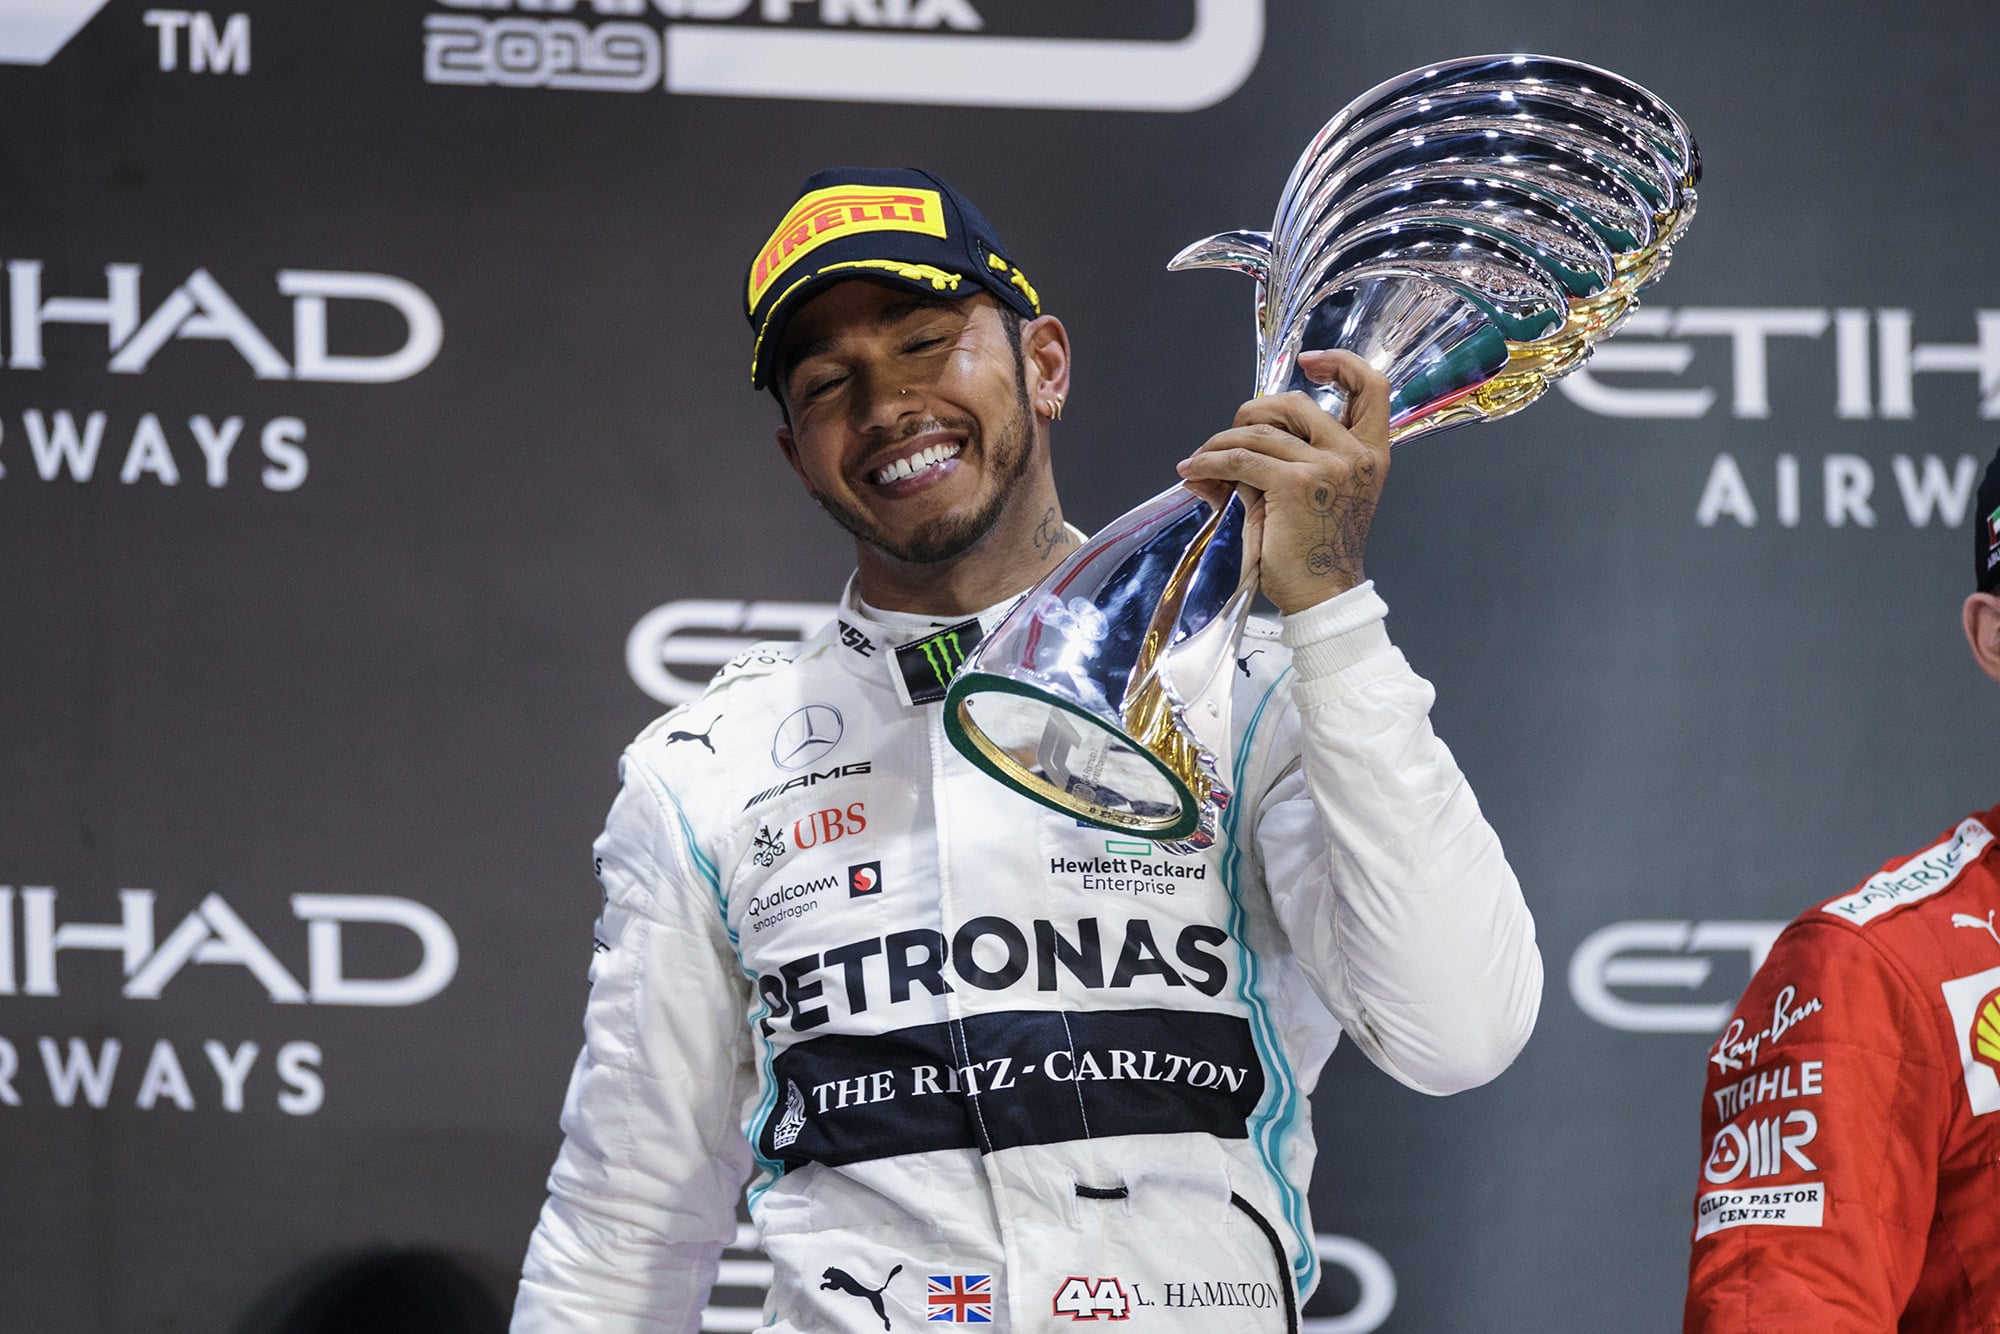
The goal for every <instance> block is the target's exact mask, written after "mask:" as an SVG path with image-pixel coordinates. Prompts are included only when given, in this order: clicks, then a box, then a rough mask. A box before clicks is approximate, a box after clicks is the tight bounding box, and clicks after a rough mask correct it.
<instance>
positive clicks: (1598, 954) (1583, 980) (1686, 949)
mask: <svg viewBox="0 0 2000 1334" xmlns="http://www.w3.org/2000/svg"><path fill="white" fill-rule="evenodd" d="M1784 929H1785V923H1783V922H1675V921H1654V922H1613V923H1612V924H1611V925H1609V926H1605V927H1600V928H1599V929H1598V930H1596V931H1593V932H1591V933H1590V935H1589V936H1587V937H1585V939H1584V941H1583V943H1582V944H1580V945H1578V946H1577V947H1576V953H1575V954H1573V955H1571V956H1570V961H1569V992H1570V995H1571V996H1572V997H1573V998H1574V999H1575V1001H1576V1004H1577V1008H1578V1009H1580V1010H1582V1011H1583V1012H1584V1013H1585V1014H1587V1015H1589V1016H1590V1017H1591V1018H1592V1019H1595V1020H1596V1021H1597V1022H1598V1023H1600V1024H1603V1025H1604V1026H1605V1027H1606V1028H1617V1029H1622V1030H1624V1031H1626V1032H1628V1033H1714V1032H1719V1031H1720V1030H1721V1028H1722V1026H1723V1025H1724V1024H1726V1023H1728V1022H1729V1016H1730V1015H1731V1014H1732V1013H1733V1012H1734V1011H1735V1009H1736V999H1737V997H1738V996H1740V995H1741V994H1742V992H1743V988H1744V986H1745V985H1747V984H1748V982H1749V979H1750V975H1751V974H1752V973H1755V972H1756V971H1757V969H1758V968H1759V967H1760V966H1761V965H1762V964H1763V962H1764V956H1765V955H1767V954H1769V953H1770V952H1771V945H1772V943H1773V942H1774V941H1776V940H1777V938H1778V934H1779V933H1780V932H1781V931H1783V930H1784ZM1717 954H1742V955H1747V956H1748V963H1749V968H1748V970H1747V971H1745V972H1744V973H1743V974H1742V975H1741V976H1738V975H1736V974H1735V973H1734V972H1733V971H1732V973H1731V975H1730V976H1729V978H1728V979H1727V984H1728V996H1727V998H1726V999H1721V1000H1713V1001H1707V1002H1702V1003H1692V1002H1689V1001H1685V1000H1679V999H1671V1000H1670V999H1664V998H1662V997H1661V996H1660V993H1662V992H1665V993H1667V994H1669V995H1671V994H1672V993H1674V992H1683V993H1684V992H1689V991H1694V990H1697V989H1699V988H1701V987H1702V986H1704V985H1705V984H1706V983H1707V982H1708V981H1709V978H1710V975H1711V974H1712V973H1713V971H1714V967H1715V960H1714V958H1713V957H1712V956H1714V955H1717ZM1621 990H1632V991H1637V992H1639V993H1642V994H1639V995H1621V994H1619V993H1620V991H1621ZM1644 993H1652V994H1650V995H1648V994H1644Z"/></svg>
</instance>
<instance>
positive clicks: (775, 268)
mask: <svg viewBox="0 0 2000 1334" xmlns="http://www.w3.org/2000/svg"><path fill="white" fill-rule="evenodd" d="M850 278H867V279H871V280H873V281H875V282H883V283H888V284H890V285H892V286H896V287H906V288H909V289H910V290H911V291H914V292H919V293H925V294H929V295H934V296H944V297H946V298H949V299H952V300H957V299H962V298H964V297H968V296H971V295H972V294H973V293H974V292H991V293H992V294H993V295H994V296H996V297H998V298H999V299H1000V301H1001V302H1002V303H1003V304H1005V305H1006V306H1008V307H1010V308H1011V309H1013V310H1014V311H1015V312H1017V313H1018V314H1019V315H1020V316H1021V317H1022V318H1023V319H1033V318H1034V317H1035V316H1037V315H1039V314H1041V313H1042V302H1041V298H1040V297H1039V296H1038V295H1036V293H1035V289H1034V287H1033V286H1031V285H1030V284H1029V282H1028V279H1027V275H1025V274H1023V273H1022V272H1021V270H1020V269H1019V268H1018V267H1017V266H1016V265H1015V264H1014V262H1013V261H1012V260H1011V259H1009V258H1008V257H1007V252H1006V250H1005V249H1004V248H1002V246H1001V244H1000V238H999V236H998V235H996V234H995V233H994V231H993V226H992V224H991V223H989V222H987V221H986V218H985V217H984V215H982V214H981V213H980V212H979V210H978V209H976V208H974V207H973V206H972V202H971V201H970V200H968V199H967V198H966V197H965V196H964V195H961V194H960V193H959V192H958V191H956V190H954V189H952V188H951V187H950V186H949V185H947V184H945V183H944V182H943V181H942V180H940V179H939V178H938V177H936V176H934V175H932V174H931V173H930V172H927V171H919V170H917V169H916V168H914V167H829V168H827V169H826V170H825V171H817V172H814V173H813V174H812V175H811V176H808V177H807V178H806V181H805V184H804V185H802V186H800V187H799V194H798V198H797V199H795V200H794V201H793V203H792V206H791V208H789V209H787V210H786V212H785V217H784V220H783V221H782V222H780V223H779V224H778V226H777V229H776V230H775V231H773V232H772V233H771V239H770V240H768V241H766V242H764V244H763V246H762V248H761V249H759V250H758V251H757V255H756V258H754V259H753V260H751V261H750V272H749V275H748V277H747V279H746V282H745V288H744V298H743V313H744V314H745V315H747V316H749V318H750V327H751V329H752V330H754V331H755V333H756V343H755V344H754V345H753V347H752V350H751V353H750V383H751V385H752V386H753V387H755V388H758V389H762V388H763V387H764V386H765V385H766V384H768V383H769V382H770V378H771V362H772V360H773V357H772V353H773V352H774V351H775V350H776V348H777V346H778V341H779V339H780V338H781V337H783V335H784V330H785V321H786V320H788V319H790V318H791V316H792V314H793V313H794V312H795V311H797V310H798V309H799V307H800V306H802V305H804V304H805V302H806V300H807V299H808V298H810V297H811V296H812V295H813V294H814V293H816V292H818V291H820V290H822V289H824V288H826V287H830V286H832V285H833V284H834V283H837V282H844V281H846V280H848V279H850Z"/></svg>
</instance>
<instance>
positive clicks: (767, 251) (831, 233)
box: [749, 185, 945, 310]
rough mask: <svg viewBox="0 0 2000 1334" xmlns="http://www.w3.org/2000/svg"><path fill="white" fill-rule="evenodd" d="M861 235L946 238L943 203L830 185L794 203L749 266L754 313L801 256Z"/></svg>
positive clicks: (932, 197)
mask: <svg viewBox="0 0 2000 1334" xmlns="http://www.w3.org/2000/svg"><path fill="white" fill-rule="evenodd" d="M863 232H922V233H923V234H925V235H926V236H936V237H940V238H942V237H943V236H944V234H945V233H944V204H943V201H942V200H940V199H939V198H938V192H937V191H935V190H890V189H883V188H881V187H879V186H866V185H832V186H828V187H827V188H826V189H824V190H814V191H813V192H812V193H811V194H808V195H806V196H805V197H804V198H802V199H800V200H799V202H798V203H796V204H794V205H792V211H791V212H789V213H787V214H786V215H785V220H784V221H783V222H781V223H779V224H778V229H777V230H776V231H774V232H772V233H771V239H770V240H768V241H766V242H764V248H763V249H762V250H760V251H758V252H757V262H756V263H755V264H753V265H751V266H750V294H749V297H750V299H749V305H750V308H751V309H752V310H755V309H756V308H757V303H758V302H759V301H762V300H763V299H764V294H765V293H766V292H768V291H770V290H771V285H772V284H773V283H775V282H777V281H778V279H779V278H780V277H781V276H783V274H784V272H785V270H787V269H789V268H791V267H792V265H793V264H796V263H797V262H798V261H799V259H800V257H802V256H804V255H808V254H810V253H812V251H814V250H816V249H818V248H819V247H820V246H822V245H825V244H826V243H827V242H828V241H835V240H839V239H840V238H841V237H843V236H858V235H860V234H861V233H863Z"/></svg>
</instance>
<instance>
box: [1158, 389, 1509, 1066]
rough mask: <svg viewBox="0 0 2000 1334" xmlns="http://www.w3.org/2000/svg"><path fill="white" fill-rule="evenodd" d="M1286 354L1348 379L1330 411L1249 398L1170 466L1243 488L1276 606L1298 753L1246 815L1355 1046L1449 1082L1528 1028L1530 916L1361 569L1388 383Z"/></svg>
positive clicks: (1382, 468) (1282, 908)
mask: <svg viewBox="0 0 2000 1334" xmlns="http://www.w3.org/2000/svg"><path fill="white" fill-rule="evenodd" d="M1300 365H1301V367H1302V368H1303V369H1304V370H1305V372H1306V374H1308V375H1309V376H1311V377H1312V378H1313V379H1315V380H1319V381H1322V382H1325V381H1334V382H1337V383H1338V384H1339V385H1340V387H1341V388H1342V389H1343V390H1344V391H1345V392H1346V394H1347V396H1348V408H1347V412H1346V419H1345V420H1344V421H1335V420H1334V419H1333V418H1332V417H1331V416H1329V415H1328V414H1327V413H1326V412H1325V411H1324V410H1322V409H1321V408H1320V407H1319V406H1318V405H1317V404H1316V403H1315V402H1313V400H1312V399H1311V398H1309V397H1308V396H1306V395H1305V394H1301V393H1291V394H1276V395H1271V396H1268V397H1264V398H1257V399H1252V400H1251V401H1250V402H1248V403H1245V404H1244V405H1243V406H1242V408H1241V409H1239V410H1238V412H1237V415H1236V420H1235V422H1234V423H1233V424H1232V425H1231V427H1230V429H1228V430H1226V431H1223V432H1220V433H1218V434H1217V435H1215V436H1214V437H1212V438H1211V439H1210V440H1209V441H1208V442H1207V443H1205V444H1204V445H1203V446H1202V447H1201V449H1199V450H1197V451H1196V452H1195V454H1194V455H1193V456H1192V457H1190V458H1189V459H1187V460H1186V461H1185V462H1183V463H1182V464H1181V466H1180V472H1181V475H1182V476H1183V477H1184V478H1186V479H1187V480H1188V481H1189V483H1190V484H1192V485H1194V486H1196V487H1198V488H1206V489H1210V490H1212V491H1213V492H1214V493H1215V495H1216V497H1217V498H1218V499H1219V498H1220V494H1221V490H1222V488H1225V487H1227V486H1230V485H1237V486H1242V487H1246V488H1249V489H1250V491H1251V493H1252V494H1251V497H1250V500H1251V504H1250V514H1251V532H1252V533H1254V534H1255V537H1254V540H1255V541H1256V542H1257V543H1258V547H1259V552H1260V563H1261V580H1262V585H1263V589H1264V592H1265V595H1266V596H1268V597H1269V598H1270V599H1271V601H1273V602H1274V603H1276V604H1277V606H1278V608H1279V610H1280V611H1282V612H1284V613H1285V628H1284V638H1285V642H1286V644H1287V645H1288V646H1289V647H1290V648H1291V649H1292V651H1293V661H1294V666H1295V681H1294V685H1293V702H1294V704H1295V706H1296V709H1297V719H1298V737H1297V746H1298V754H1299V762H1298V764H1297V765H1296V766H1293V767H1291V768H1289V769H1287V770H1286V771H1284V772H1282V773H1281V774H1280V775H1279V776H1278V777H1277V779H1276V781H1275V782H1274V783H1272V784H1271V785H1270V786H1269V788H1268V790H1267V791H1265V793H1264V795H1263V797H1262V798H1261V799H1260V804H1259V809H1258V812H1257V815H1258V823H1257V843H1258V848H1259V851H1260V854H1261V855H1262V857H1263V860H1264V862H1265V878H1266V881H1267V883H1268V884H1269V886H1270V891H1271V898H1272V903H1273V906H1274V908H1275V910H1276V912H1277V915H1278V918H1279V921H1280V922H1281V924H1282V925H1283V926H1284V927H1285V930H1286V932H1287V934H1288V936H1289V938H1290V940H1291V944H1292V947H1293V949H1294V950H1295V951H1296V953H1297V956H1298V958H1299V961H1300V963H1301V964H1302V965H1303V966H1304V968H1305V970H1306V972H1307V974H1308V975H1309V976H1310V977H1311V978H1312V980H1313V983H1314V985H1315V987H1316V988H1317V989H1318V991H1319V993H1320V996H1321V998H1322V999H1324V1000H1325V1001H1326V1003H1327V1006H1328V1008H1329V1009H1331V1010H1332V1011H1333V1012H1334V1014H1335V1016H1336V1017H1337V1018H1339V1019H1340V1021H1341V1025H1342V1027H1343V1028H1344V1029H1345V1030H1346V1031H1347V1032H1348V1033H1349V1034H1350V1035H1351V1036H1352V1037H1353V1038H1354V1039H1355V1040H1356V1042H1358V1043H1359V1044H1360V1046H1361V1047H1362V1049H1363V1050H1364V1051H1366V1052H1367V1053H1368V1055H1369V1057H1370V1058H1371V1059H1372V1060H1374V1061H1375V1063H1376V1064H1378V1065H1380V1066H1381V1067H1382V1068H1383V1069H1385V1070H1387V1071H1388V1072H1389V1073H1390V1074H1392V1075H1394V1076H1395V1077H1396V1078H1397V1079H1400V1080H1401V1081H1402V1082H1404V1083H1406V1084H1408V1085H1410V1086H1411V1087H1413V1088H1417V1089H1420V1090H1422V1091H1424V1092H1427V1093H1440V1094H1442V1093H1451V1092H1455V1091H1457V1090H1459V1089H1464V1088H1470V1087H1472V1086H1474V1085H1476V1084H1481V1083H1484V1082H1486V1081H1487V1080H1489V1079H1492V1078H1493V1077H1494V1076H1495V1075H1497V1074H1499V1073H1500V1071H1502V1070H1504V1069H1505V1068H1506V1067H1507V1065H1508V1063H1509V1062H1511V1061H1512V1060H1513V1058H1514V1056H1515V1055H1516V1054H1517V1053H1518V1052H1519V1051H1520V1049H1521V1047H1522V1045H1523V1044H1524V1043H1526V1041H1527V1038H1528V1034H1529V1032H1530V1031H1531V1030H1532V1029H1533V1027H1534V1021H1535V1015H1536V1012H1537V1011H1538V1009H1539V1008H1540V1004H1541V984H1542V968H1541V956H1540V953H1539V952H1538V951H1537V950H1536V948H1535V938H1534V922H1533V919H1532V918H1531V917H1530V915H1529V913H1528V909H1527V905H1526V903H1525V902H1524V901H1523V899H1522V897H1521V889H1520V885H1519V882H1518V881H1517V880H1516V879H1515V877H1514V873H1513V870H1512V869H1511V868H1510V867H1509V866H1508V865H1507V860H1506V857H1505V855H1504V854H1503V853H1502V852H1501V849H1500V842H1499V839H1498V837H1497V836H1496V835H1495V834H1494V832H1493V829H1492V827H1491V826H1490V825H1488V824H1487V822H1486V820H1485V817H1484V816H1483V815H1482V814H1481V813H1480V810H1479V804H1478V802H1477V800H1476V799H1475V798H1474V797H1473V795H1472V790H1471V788H1470V787H1469V786H1468V785H1467V783H1466V781H1465V777H1464V775H1463V774H1461V773H1460V772H1459V769H1458V765H1457V763H1456V762H1455V761H1454V760H1453V759H1452V756H1451V752H1450V751H1449V750H1447V749H1446V748H1445V745H1444V743H1443V742H1441V741H1440V740H1438V738H1437V736H1436V734H1435V733H1434V732H1432V730H1431V726H1430V706H1431V702H1432V699H1433V697H1434V696H1433V692H1432V690H1431V687H1430V685H1429V683H1428V682H1426V681H1424V680H1423V679H1422V678H1421V677H1419V676H1417V675H1416V673H1415V672H1413V671H1411V670H1410V667H1409V664H1408V663H1407V662H1406V661H1405V660H1404V659H1403V655H1402V654H1401V652H1399V651H1398V650H1397V649H1396V648H1395V646H1394V645H1393V644H1391V643H1390V642H1389V637H1388V632H1387V630H1386V629H1385V628H1384V626H1383V618H1384V616H1385V614H1386V610H1387V609H1386V608H1385V607H1384V606H1383V603H1382V600H1381V598H1380V597H1378V596H1377V595H1376V593H1375V592H1374V588H1373V586H1372V585H1371V584H1369V583H1368V582H1367V581H1366V576H1365V574H1364V573H1363V570H1362V556H1363V553H1364V551H1365V549H1366V546H1367V541H1368V530H1369V526H1370V524H1371V522H1372V521H1373V518H1374V513H1375V506H1376V503H1377V501H1378V500H1379V498H1380V496H1381V492H1382V487H1383V484H1384V482H1385V481H1386V480H1387V477H1388V470H1389V387H1388V381H1387V380H1386V379H1385V378H1384V377H1383V376H1382V375H1381V374H1380V373H1379V372H1377V371H1375V370H1374V369H1373V368H1372V367H1370V366H1369V365H1368V364H1367V363H1366V362H1365V361H1363V360H1362V359H1361V358H1359V357H1357V356H1355V355H1353V354H1352V353H1348V352H1310V353H1306V354H1304V355H1302V356H1301V357H1300Z"/></svg>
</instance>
